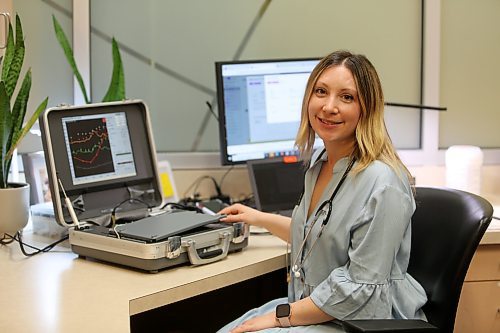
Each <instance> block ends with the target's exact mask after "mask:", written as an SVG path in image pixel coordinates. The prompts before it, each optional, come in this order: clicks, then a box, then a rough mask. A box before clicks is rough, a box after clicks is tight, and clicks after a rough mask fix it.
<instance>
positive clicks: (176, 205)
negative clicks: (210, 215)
mask: <svg viewBox="0 0 500 333" xmlns="http://www.w3.org/2000/svg"><path fill="white" fill-rule="evenodd" d="M167 206H171V207H172V208H177V209H182V210H191V211H195V212H197V213H203V211H202V210H201V209H200V208H198V207H196V206H190V205H185V204H181V203H178V202H167V203H165V204H164V205H163V206H161V207H160V210H163V209H165V208H166V207H167Z"/></svg>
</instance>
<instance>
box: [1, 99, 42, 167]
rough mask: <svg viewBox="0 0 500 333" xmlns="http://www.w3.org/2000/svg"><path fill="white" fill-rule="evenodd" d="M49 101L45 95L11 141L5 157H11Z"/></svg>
mask: <svg viewBox="0 0 500 333" xmlns="http://www.w3.org/2000/svg"><path fill="white" fill-rule="evenodd" d="M48 103H49V98H48V97H46V98H45V99H44V100H43V102H42V103H40V105H39V106H38V107H37V108H36V110H35V112H34V113H33V115H32V116H31V117H30V119H29V120H28V122H27V123H26V124H25V125H24V127H23V129H22V131H21V134H20V135H19V136H18V137H17V139H16V140H15V141H13V142H12V145H11V147H10V149H9V151H8V152H7V157H10V158H12V154H14V150H15V149H16V148H17V146H18V145H19V143H20V142H21V140H22V139H23V138H24V137H25V136H26V134H28V132H29V131H30V129H31V127H33V124H34V123H35V122H36V121H37V120H38V118H39V117H40V114H41V113H42V112H43V111H44V110H45V109H46V108H47V104H48Z"/></svg>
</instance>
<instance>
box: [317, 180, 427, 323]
mask: <svg viewBox="0 0 500 333" xmlns="http://www.w3.org/2000/svg"><path fill="white" fill-rule="evenodd" d="M413 211H414V201H413V198H412V197H410V195H408V194H407V193H404V192H402V191H401V190H400V189H398V188H396V187H393V186H390V185H387V186H384V187H382V188H381V189H379V190H377V191H375V192H374V193H372V195H371V197H370V198H369V200H368V202H367V204H366V206H365V207H364V209H363V210H362V211H361V213H360V214H359V216H358V218H357V219H356V221H355V222H354V223H353V225H352V227H351V229H350V233H351V240H350V244H349V249H348V256H349V260H348V262H347V264H346V265H344V266H341V267H338V268H336V269H334V270H333V271H332V272H331V273H330V275H329V276H328V277H327V278H326V279H325V280H323V281H322V282H321V283H320V284H319V285H318V286H317V287H316V288H315V289H314V290H313V291H312V293H311V295H310V297H311V299H312V301H313V302H314V303H315V304H316V305H317V306H318V307H320V308H321V309H322V310H323V311H324V312H326V313H328V314H329V315H331V316H333V317H334V318H337V319H352V318H366V319H369V318H395V317H396V318H397V317H404V318H414V317H422V313H421V311H420V308H421V306H422V305H423V304H425V301H426V297H425V293H424V291H423V289H422V287H421V286H420V285H419V284H418V282H416V281H415V280H414V279H412V278H411V277H409V276H408V275H407V274H406V268H407V265H408V258H409V252H410V247H411V244H410V242H411V234H410V228H409V226H410V219H411V216H412V214H413Z"/></svg>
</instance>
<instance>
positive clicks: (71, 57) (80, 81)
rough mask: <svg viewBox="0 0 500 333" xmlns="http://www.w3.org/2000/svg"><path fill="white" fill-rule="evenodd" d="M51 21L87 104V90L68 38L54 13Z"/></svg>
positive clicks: (88, 101)
mask: <svg viewBox="0 0 500 333" xmlns="http://www.w3.org/2000/svg"><path fill="white" fill-rule="evenodd" d="M52 22H53V23H54V30H55V32H56V37H57V40H58V41H59V44H60V45H61V47H62V49H63V51H64V55H65V56H66V59H67V60H68V63H69V65H70V66H71V69H72V70H73V74H74V75H75V77H76V80H77V81H78V85H79V86H80V89H81V91H82V94H83V97H84V98H85V103H87V104H88V103H90V100H89V98H88V96H87V90H86V89H85V85H84V84H83V79H82V76H81V75H80V71H78V67H77V66H76V61H75V57H74V55H73V50H72V49H71V46H70V45H69V42H68V38H67V37H66V34H65V33H64V31H63V29H62V28H61V25H60V24H59V22H58V21H57V19H56V17H55V16H54V15H52Z"/></svg>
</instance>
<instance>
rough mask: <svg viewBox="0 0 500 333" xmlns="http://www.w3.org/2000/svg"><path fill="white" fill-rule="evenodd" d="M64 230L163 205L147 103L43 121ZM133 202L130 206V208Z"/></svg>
mask: <svg viewBox="0 0 500 333" xmlns="http://www.w3.org/2000/svg"><path fill="white" fill-rule="evenodd" d="M40 121H41V130H42V142H43V145H44V151H45V160H46V164H47V171H48V172H47V173H48V177H49V185H50V188H51V193H52V200H53V204H54V213H55V215H56V220H57V222H58V223H59V224H62V225H66V224H68V223H69V222H70V221H71V216H70V213H69V211H68V209H67V207H66V206H65V203H64V202H65V196H67V197H68V198H69V199H70V200H71V203H72V205H73V208H74V209H75V212H76V214H77V216H78V218H79V219H81V220H85V219H87V220H93V219H96V218H98V217H100V216H103V215H106V214H110V213H111V212H112V210H115V209H116V212H121V213H124V212H125V211H127V210H130V211H134V210H138V209H140V210H144V209H145V208H147V207H155V206H158V205H160V204H161V202H162V197H161V193H160V184H159V180H158V179H159V177H158V174H157V167H156V153H155V151H154V146H153V144H152V142H153V139H152V133H151V129H150V122H149V114H148V112H147V107H146V105H145V104H144V103H142V102H141V101H126V102H113V103H101V104H92V105H87V106H74V107H56V108H51V109H48V110H46V111H45V112H44V113H43V114H42V116H41V117H40ZM125 201H127V202H126V203H124V202H125Z"/></svg>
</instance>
